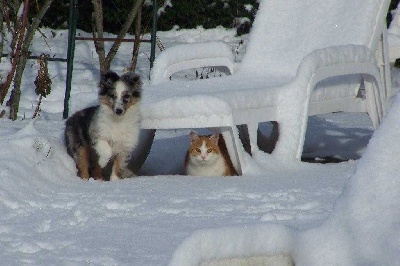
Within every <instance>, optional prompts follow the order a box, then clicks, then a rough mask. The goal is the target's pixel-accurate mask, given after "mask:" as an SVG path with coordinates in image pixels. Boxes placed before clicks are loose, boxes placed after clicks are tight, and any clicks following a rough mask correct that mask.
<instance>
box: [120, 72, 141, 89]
mask: <svg viewBox="0 0 400 266" xmlns="http://www.w3.org/2000/svg"><path fill="white" fill-rule="evenodd" d="M121 80H122V81H124V82H125V83H126V84H128V85H129V86H131V87H135V88H140V86H141V85H142V79H141V77H140V75H139V74H136V73H134V72H126V73H125V74H123V75H122V76H121Z"/></svg>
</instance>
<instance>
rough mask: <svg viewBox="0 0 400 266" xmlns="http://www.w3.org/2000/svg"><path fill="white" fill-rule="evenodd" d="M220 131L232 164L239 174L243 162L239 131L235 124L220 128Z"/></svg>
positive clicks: (240, 173)
mask: <svg viewBox="0 0 400 266" xmlns="http://www.w3.org/2000/svg"><path fill="white" fill-rule="evenodd" d="M221 133H222V135H223V136H224V140H225V143H226V148H227V149H228V152H229V156H230V157H231V160H232V163H233V166H234V167H235V169H236V171H237V172H238V174H239V175H242V174H243V167H244V165H245V163H244V149H243V146H242V143H241V141H240V139H239V132H238V129H237V127H236V125H234V124H233V125H232V126H230V127H223V128H221Z"/></svg>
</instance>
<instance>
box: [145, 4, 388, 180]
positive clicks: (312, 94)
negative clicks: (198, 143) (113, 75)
mask: <svg viewBox="0 0 400 266" xmlns="http://www.w3.org/2000/svg"><path fill="white" fill-rule="evenodd" d="M388 6H389V1H388V0H383V1H381V0H351V1H349V0H337V1H320V0H303V1H298V0H287V1H275V0H263V1H260V6H259V9H258V11H257V15H256V18H255V21H254V23H253V26H252V30H251V33H250V36H249V43H248V45H247V48H246V52H245V55H244V57H243V61H242V62H241V63H240V66H239V69H238V70H237V71H236V72H234V73H233V74H232V75H230V76H225V77H220V78H214V79H203V80H194V81H182V80H180V81H170V80H169V79H168V76H169V75H171V74H173V72H174V69H179V70H182V67H181V66H183V65H185V67H187V68H195V67H199V66H223V67H225V68H226V69H233V61H230V59H229V56H228V55H226V49H227V48H226V47H225V48H224V45H223V44H222V43H220V44H216V43H211V44H210V43H203V44H192V45H191V44H186V45H183V46H176V47H173V48H172V50H170V51H168V50H169V49H167V50H166V51H164V52H163V53H162V54H161V55H160V56H159V57H158V58H157V59H156V61H155V64H154V68H153V71H152V76H151V77H152V84H151V85H149V86H147V87H146V88H145V89H144V92H143V104H142V111H143V123H142V126H143V127H144V128H153V129H166V128H193V127H194V128H196V127H197V128H203V127H212V128H222V129H223V131H224V132H225V135H227V134H229V135H230V137H231V138H230V141H229V140H228V142H229V144H228V146H229V147H228V148H230V150H229V152H230V155H231V157H233V161H234V162H236V167H237V168H238V172H241V168H243V167H244V160H243V157H244V156H243V148H242V146H241V144H240V141H239V137H238V131H237V128H236V125H247V129H248V136H249V142H250V145H251V151H252V154H253V153H255V152H257V145H256V143H257V129H258V125H259V123H261V122H266V121H277V122H278V124H279V139H278V142H277V144H276V147H275V149H274V151H273V153H272V155H273V156H276V157H278V158H281V159H282V160H287V161H290V160H296V159H297V160H298V159H300V157H301V154H302V150H303V144H304V138H305V133H306V128H307V120H308V116H309V115H315V114H324V113H330V112H338V111H346V112H367V113H368V114H369V116H370V118H371V121H372V124H373V125H374V127H377V126H378V125H379V123H380V122H381V119H382V116H383V114H384V111H385V104H386V99H387V98H388V97H389V96H390V95H388V92H387V91H386V90H387V86H388V79H389V78H390V76H388V75H389V74H388V73H389V72H388V56H387V46H386V45H385V44H387V41H385V37H386V35H385V30H386V28H385V16H386V12H387V10H388ZM377 51H378V52H377ZM164 53H165V55H163V54H164ZM375 54H376V55H377V56H378V61H379V62H380V66H378V63H377V60H376V58H375ZM207 57H209V62H210V63H208V61H207V60H206V59H205V58H207ZM216 58H219V59H216ZM180 60H181V61H182V62H183V63H179V61H180ZM213 60H214V61H213ZM191 63H193V64H191ZM174 65H175V67H174ZM178 65H179V67H176V66H178ZM389 80H390V79H389ZM382 81H384V82H382ZM225 139H227V138H225ZM232 150H234V151H232ZM232 155H233V156H232Z"/></svg>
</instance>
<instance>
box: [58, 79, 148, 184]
mask: <svg viewBox="0 0 400 266" xmlns="http://www.w3.org/2000/svg"><path fill="white" fill-rule="evenodd" d="M141 88H142V82H141V78H140V76H139V75H138V74H135V73H132V72H128V73H125V74H123V75H122V76H118V75H117V74H116V73H115V72H113V71H107V72H104V73H101V75H100V83H99V91H98V94H99V105H96V106H92V107H88V108H86V109H83V110H81V111H78V112H76V113H75V114H74V115H72V116H71V117H70V118H68V119H67V121H66V124H65V125H66V126H65V144H66V147H67V152H68V154H69V155H70V156H71V157H72V158H73V159H74V161H75V164H76V168H77V170H78V176H80V177H81V178H82V179H89V178H94V179H100V180H117V179H121V178H124V177H128V176H131V175H133V173H132V172H131V171H130V170H129V169H128V168H127V163H128V160H129V157H130V155H131V152H132V150H133V149H134V148H135V147H136V145H137V143H138V140H139V131H140V106H139V104H140V97H141ZM109 162H110V165H111V174H110V175H109V177H108V176H107V177H105V176H104V173H105V171H104V169H105V166H107V165H108V163H109Z"/></svg>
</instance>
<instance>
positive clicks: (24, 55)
mask: <svg viewBox="0 0 400 266" xmlns="http://www.w3.org/2000/svg"><path fill="white" fill-rule="evenodd" d="M28 1H29V0H26V2H28ZM52 2H53V0H45V2H44V3H43V5H42V7H41V8H40V10H39V12H38V13H37V15H36V16H35V17H34V18H33V19H32V22H31V24H30V25H29V26H28V30H27V32H26V35H25V38H24V41H23V44H22V49H21V56H20V57H19V59H18V61H17V68H16V71H15V77H14V88H13V90H12V91H11V96H10V99H9V101H8V102H7V105H8V106H10V115H9V118H10V119H12V120H15V119H17V114H18V109H19V100H20V98H21V80H22V74H23V73H24V69H25V66H26V61H27V59H28V55H29V46H30V45H31V43H32V40H33V37H34V36H35V32H36V30H37V28H38V27H39V23H40V21H41V20H42V18H43V16H44V15H45V14H46V12H47V10H48V9H49V8H50V5H51V3H52Z"/></svg>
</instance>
